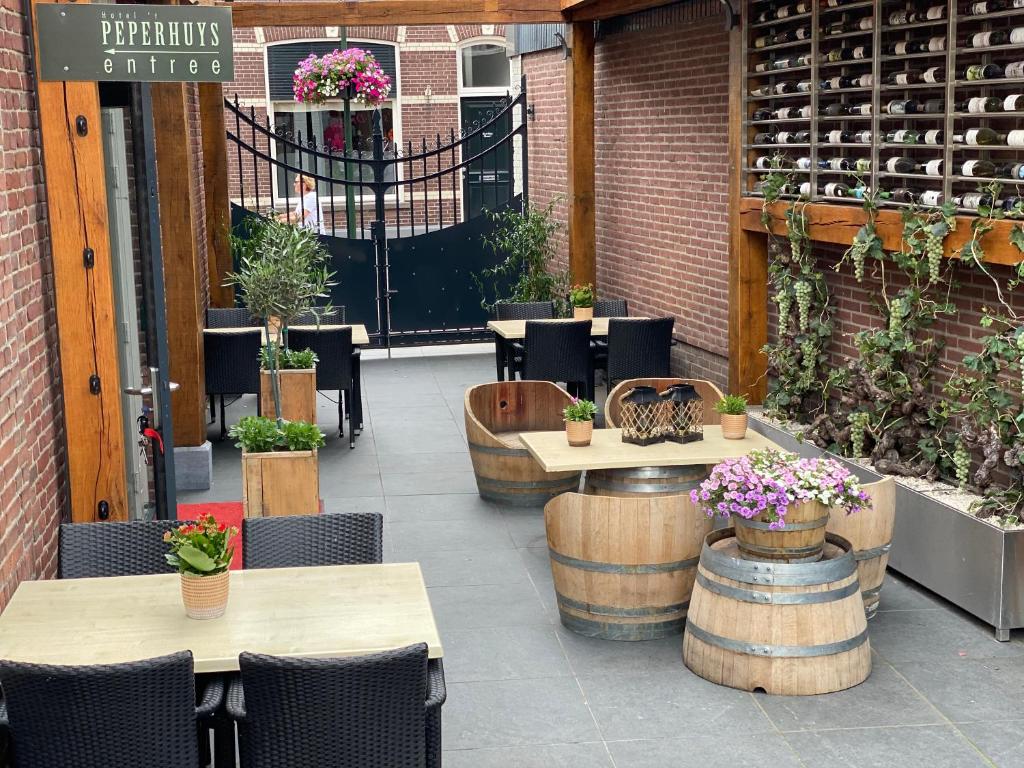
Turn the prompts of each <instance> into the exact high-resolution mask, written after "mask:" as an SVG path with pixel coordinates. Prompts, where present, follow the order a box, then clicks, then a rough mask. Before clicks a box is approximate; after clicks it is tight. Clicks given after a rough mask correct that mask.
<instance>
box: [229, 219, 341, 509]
mask: <svg viewBox="0 0 1024 768" xmlns="http://www.w3.org/2000/svg"><path fill="white" fill-rule="evenodd" d="M234 245H235V247H236V248H237V249H238V255H239V269H238V271H237V272H235V273H232V274H230V275H229V276H228V283H229V284H232V285H234V286H235V287H236V288H237V289H238V290H239V292H240V293H241V295H242V297H243V300H244V301H245V305H246V307H248V309H249V311H250V312H251V313H252V314H253V315H255V316H256V317H259V318H260V319H261V320H262V321H263V329H264V333H265V335H266V343H265V345H264V348H263V350H262V353H261V361H262V363H263V367H264V369H265V372H264V374H262V381H263V382H265V383H269V385H270V395H271V396H270V398H268V397H267V393H266V388H265V386H264V391H263V392H262V393H261V397H262V399H263V402H264V403H266V405H270V404H271V403H272V405H273V414H274V418H272V419H271V418H268V417H263V416H249V417H246V418H244V419H242V420H241V421H240V422H239V423H238V424H237V425H235V426H234V427H232V429H231V436H232V437H233V438H235V439H236V440H237V443H236V445H237V446H238V447H240V448H241V449H242V478H243V481H242V502H243V507H244V509H245V515H246V517H262V516H266V515H308V514H315V513H316V512H317V511H318V508H319V497H320V479H319V468H318V465H317V449H318V448H320V446H322V445H323V443H324V435H323V433H322V432H321V431H320V429H319V428H318V427H317V426H316V424H315V423H314V422H315V420H316V368H315V362H316V357H315V355H313V353H312V352H311V351H309V350H306V351H304V352H292V351H291V350H289V349H288V326H289V324H290V323H291V322H292V321H293V320H295V319H296V318H297V317H299V316H300V315H302V314H303V313H306V312H314V313H315V312H317V311H318V310H316V309H315V303H316V301H317V299H322V298H326V296H327V290H328V288H329V287H330V286H331V285H332V283H331V277H332V274H331V272H329V271H328V269H327V260H328V254H327V251H326V250H325V249H324V247H323V246H322V245H321V244H320V242H319V240H318V239H317V236H316V233H315V232H312V231H311V230H308V229H304V228H301V227H296V226H292V225H290V224H288V223H285V222H279V221H276V220H273V219H261V220H259V221H257V222H255V223H254V224H253V225H252V226H250V228H249V231H248V233H247V236H246V237H245V238H244V239H243V238H237V239H235V241H234ZM329 309H330V308H329V307H328V308H326V310H325V309H321V310H319V311H329ZM272 323H276V324H278V328H277V337H278V338H276V339H275V338H274V334H272V333H271V325H272ZM296 358H297V359H296ZM282 362H284V363H285V364H288V365H291V364H292V363H297V364H300V365H304V366H306V367H304V368H294V367H292V368H289V372H288V373H287V374H285V376H284V380H285V381H286V382H287V386H286V387H282V371H281V368H282ZM268 399H269V401H270V402H268ZM267 410H269V408H268V409H267ZM293 417H298V418H293ZM286 419H287V420H286Z"/></svg>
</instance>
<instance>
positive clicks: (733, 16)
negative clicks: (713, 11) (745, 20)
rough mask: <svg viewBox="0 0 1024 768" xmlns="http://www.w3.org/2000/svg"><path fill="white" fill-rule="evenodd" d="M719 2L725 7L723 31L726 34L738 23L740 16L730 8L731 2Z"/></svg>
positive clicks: (730, 0) (729, 0)
mask: <svg viewBox="0 0 1024 768" xmlns="http://www.w3.org/2000/svg"><path fill="white" fill-rule="evenodd" d="M720 2H721V3H722V5H724V6H725V31H726V32H728V31H729V30H730V29H732V28H733V27H735V26H736V25H737V24H739V23H740V15H739V12H738V11H737V10H736V9H735V8H733V7H732V0H720Z"/></svg>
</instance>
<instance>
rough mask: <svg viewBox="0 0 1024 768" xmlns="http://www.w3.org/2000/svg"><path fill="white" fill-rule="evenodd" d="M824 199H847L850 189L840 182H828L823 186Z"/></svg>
mask: <svg viewBox="0 0 1024 768" xmlns="http://www.w3.org/2000/svg"><path fill="white" fill-rule="evenodd" d="M825 196H826V197H849V196H850V187H849V185H848V184H844V183H843V182H841V181H830V182H828V183H827V184H825Z"/></svg>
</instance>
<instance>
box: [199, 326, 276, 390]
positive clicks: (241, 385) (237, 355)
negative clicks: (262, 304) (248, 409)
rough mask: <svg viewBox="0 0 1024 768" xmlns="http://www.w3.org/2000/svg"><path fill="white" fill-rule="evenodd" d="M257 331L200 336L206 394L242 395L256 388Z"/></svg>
mask: <svg viewBox="0 0 1024 768" xmlns="http://www.w3.org/2000/svg"><path fill="white" fill-rule="evenodd" d="M261 333H262V332H261V331H260V329H259V328H253V329H252V330H251V331H245V332H242V333H224V334H221V333H207V334H204V336H203V359H204V362H205V364H206V370H205V377H206V394H208V395H244V394H258V393H259V391H260V346H261V343H262V342H261V339H262V335H261Z"/></svg>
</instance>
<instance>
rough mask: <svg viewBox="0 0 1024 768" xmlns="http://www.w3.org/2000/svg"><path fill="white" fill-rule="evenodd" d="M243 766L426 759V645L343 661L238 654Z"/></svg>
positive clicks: (405, 765) (409, 764) (392, 763)
mask: <svg viewBox="0 0 1024 768" xmlns="http://www.w3.org/2000/svg"><path fill="white" fill-rule="evenodd" d="M239 666H240V668H241V673H242V690H243V692H244V698H245V712H246V716H245V720H244V721H243V722H242V723H240V724H239V728H240V730H241V735H242V738H241V739H240V740H239V746H240V751H241V758H242V766H243V768H311V767H312V766H328V765H338V766H340V765H346V766H367V768H369V766H382V767H383V766H387V768H423V766H424V765H425V760H426V706H425V702H426V692H427V646H426V645H425V644H422V643H421V644H419V645H412V646H409V647H407V648H399V649H396V650H393V651H385V652H383V653H375V654H372V655H369V656H357V657H353V658H344V659H295V658H282V657H275V656H264V655H261V654H255V653H243V654H241V656H240V657H239Z"/></svg>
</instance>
